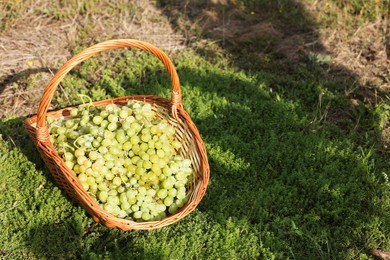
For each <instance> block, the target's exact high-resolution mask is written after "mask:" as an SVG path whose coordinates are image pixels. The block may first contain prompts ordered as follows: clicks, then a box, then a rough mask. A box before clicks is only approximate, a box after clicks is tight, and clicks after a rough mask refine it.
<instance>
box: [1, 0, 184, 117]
mask: <svg viewBox="0 0 390 260" xmlns="http://www.w3.org/2000/svg"><path fill="white" fill-rule="evenodd" d="M9 2H12V1H9ZM85 2H87V3H91V4H90V5H92V4H96V3H94V1H92V0H91V1H89V2H88V1H85ZM98 2H99V1H98ZM55 3H56V2H55ZM10 5H11V4H10ZM57 5H58V3H57ZM57 5H56V4H53V3H52V2H51V1H48V0H42V1H36V2H34V4H33V5H32V2H31V1H26V2H25V3H24V4H22V3H21V2H15V3H14V9H17V8H19V9H20V10H21V13H20V14H19V17H18V18H17V19H14V21H13V23H12V24H10V25H9V28H8V29H7V30H6V31H5V32H3V34H1V35H0V49H1V50H2V51H1V52H0V117H4V116H6V115H9V114H16V115H26V114H30V113H35V112H36V108H37V104H38V102H39V100H40V97H41V95H42V92H43V89H44V86H45V84H46V82H48V80H49V79H50V77H51V73H47V72H41V70H40V69H44V68H46V69H49V68H50V70H55V69H56V68H59V66H60V65H61V64H62V63H64V62H65V61H66V60H67V59H68V58H70V57H71V51H72V50H73V48H74V47H76V46H80V45H81V46H88V45H91V44H92V43H94V42H97V41H102V40H107V39H113V38H136V39H140V40H145V41H148V42H151V43H153V44H155V45H157V46H158V47H160V48H162V49H165V50H168V51H174V50H177V49H180V48H183V46H184V42H185V39H184V37H183V36H182V35H180V34H177V33H176V32H175V31H174V30H173V29H172V28H171V25H170V23H169V22H168V20H167V18H166V17H165V16H164V15H163V14H162V13H161V11H160V10H158V9H157V8H156V7H155V5H154V4H153V2H152V1H133V2H131V3H128V1H119V4H117V5H113V4H111V3H110V1H100V2H99V4H98V6H96V7H91V6H90V7H88V8H84V9H87V10H86V11H85V10H84V9H83V7H82V6H81V5H80V4H77V1H76V2H74V1H69V5H68V6H65V7H64V8H65V9H64V14H63V15H59V14H58V6H57ZM105 8H106V9H105ZM102 10H106V11H102ZM45 12H46V13H45ZM27 74H36V75H39V77H40V78H41V80H39V81H34V82H32V84H33V85H31V86H26V84H25V83H24V82H22V81H18V80H16V79H20V78H21V76H24V77H26V76H27Z"/></svg>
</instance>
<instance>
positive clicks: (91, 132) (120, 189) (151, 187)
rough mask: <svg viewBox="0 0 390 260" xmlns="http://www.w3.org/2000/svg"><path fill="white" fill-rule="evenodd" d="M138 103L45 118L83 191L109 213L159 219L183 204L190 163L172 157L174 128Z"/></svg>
mask: <svg viewBox="0 0 390 260" xmlns="http://www.w3.org/2000/svg"><path fill="white" fill-rule="evenodd" d="M156 109H157V108H156V107H154V106H152V105H151V104H147V103H146V104H145V103H142V102H140V101H129V102H128V104H127V105H125V106H121V107H119V106H117V105H115V104H109V105H107V106H106V107H94V106H91V107H87V106H81V107H79V108H72V109H71V110H70V111H69V113H70V114H71V115H70V116H71V118H57V119H55V118H53V117H48V118H47V121H48V124H49V133H50V141H51V142H52V143H53V145H54V146H55V148H56V149H57V152H58V154H59V155H60V156H61V157H62V158H63V159H64V161H65V164H66V165H67V166H68V167H69V168H70V169H72V170H73V171H74V173H75V174H76V175H77V177H78V178H79V180H80V182H81V184H82V186H83V188H84V189H85V190H86V191H87V192H88V193H89V194H91V196H92V197H93V198H95V199H96V201H97V202H98V203H99V204H100V205H102V208H103V209H104V210H105V211H107V212H108V213H110V214H112V215H114V216H117V217H120V218H125V219H134V220H137V221H150V220H161V219H163V218H165V217H166V214H168V213H169V214H174V213H175V212H177V210H178V209H179V208H180V207H182V206H183V205H184V204H185V203H186V202H187V200H188V197H187V195H186V188H185V187H186V185H187V184H188V182H189V179H190V176H191V175H192V174H193V169H192V168H191V161H190V160H189V159H185V158H182V157H181V156H178V155H176V153H177V151H178V150H179V149H180V148H181V147H182V144H181V143H180V142H179V141H177V140H175V139H174V136H175V134H176V131H175V128H173V127H172V126H170V125H169V123H168V121H167V120H164V119H160V118H158V117H157V116H156V113H155V112H154V110H156Z"/></svg>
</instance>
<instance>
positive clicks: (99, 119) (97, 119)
mask: <svg viewBox="0 0 390 260" xmlns="http://www.w3.org/2000/svg"><path fill="white" fill-rule="evenodd" d="M102 121H103V117H101V116H94V117H93V118H92V122H93V123H94V124H95V125H100V124H101V123H102Z"/></svg>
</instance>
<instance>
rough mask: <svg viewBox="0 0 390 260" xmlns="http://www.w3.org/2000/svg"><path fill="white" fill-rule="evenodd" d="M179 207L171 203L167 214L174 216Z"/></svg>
mask: <svg viewBox="0 0 390 260" xmlns="http://www.w3.org/2000/svg"><path fill="white" fill-rule="evenodd" d="M178 208H179V206H178V205H177V204H176V203H172V204H171V205H170V206H169V209H168V212H169V213H170V214H175V213H176V212H177V210H178Z"/></svg>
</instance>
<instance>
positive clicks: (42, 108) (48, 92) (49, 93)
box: [37, 39, 182, 140]
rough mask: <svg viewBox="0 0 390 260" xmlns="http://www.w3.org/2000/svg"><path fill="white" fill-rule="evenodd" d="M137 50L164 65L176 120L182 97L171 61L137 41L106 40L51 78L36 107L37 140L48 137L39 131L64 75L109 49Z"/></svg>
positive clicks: (150, 45) (43, 126) (152, 46)
mask: <svg viewBox="0 0 390 260" xmlns="http://www.w3.org/2000/svg"><path fill="white" fill-rule="evenodd" d="M128 47H132V48H138V49H141V50H144V51H147V52H149V53H152V54H153V55H155V56H156V57H157V58H158V59H160V60H161V61H162V62H163V64H164V65H165V68H166V70H167V71H168V74H169V76H170V78H171V83H172V96H171V99H172V100H171V102H172V115H173V116H174V117H175V118H176V117H177V111H176V110H177V108H178V107H181V106H182V95H181V89H180V81H179V76H178V75H177V72H176V69H175V66H174V65H173V63H172V62H171V60H170V59H169V58H168V56H167V55H166V54H165V53H164V52H162V51H161V50H160V49H158V48H157V47H155V46H154V45H152V44H150V43H147V42H144V41H139V40H133V39H117V40H108V41H105V42H101V43H98V44H96V45H93V46H91V47H89V48H87V49H84V50H83V51H81V52H80V53H78V54H76V55H75V56H73V57H72V58H71V59H69V60H68V61H67V62H66V63H65V64H64V65H63V66H62V67H61V68H60V69H59V70H58V71H57V73H56V74H55V75H54V76H53V78H52V79H51V81H50V82H49V83H48V84H47V86H46V88H45V91H44V93H43V95H42V98H41V102H40V104H39V107H38V113H37V140H45V139H46V138H48V136H45V135H44V134H43V131H40V129H44V128H46V127H47V123H46V117H47V111H48V108H49V105H50V103H51V101H52V99H53V96H54V92H55V91H56V89H57V87H58V85H59V84H60V82H61V81H62V80H63V79H64V77H65V76H66V74H68V72H69V71H70V70H71V69H73V68H74V67H75V66H77V65H78V64H79V63H81V62H83V61H84V60H86V59H89V58H91V57H93V56H95V55H96V54H98V53H100V52H102V51H105V50H110V49H117V48H128Z"/></svg>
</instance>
